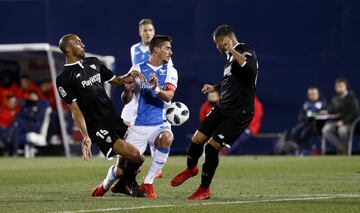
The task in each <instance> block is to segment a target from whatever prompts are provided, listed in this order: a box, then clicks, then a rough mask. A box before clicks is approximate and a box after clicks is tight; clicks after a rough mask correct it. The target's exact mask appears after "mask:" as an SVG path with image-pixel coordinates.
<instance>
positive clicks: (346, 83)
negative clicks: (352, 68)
mask: <svg viewBox="0 0 360 213" xmlns="http://www.w3.org/2000/svg"><path fill="white" fill-rule="evenodd" d="M335 83H344V84H345V85H346V89H350V84H349V81H348V80H347V79H346V78H344V77H341V78H337V79H336V80H335Z"/></svg>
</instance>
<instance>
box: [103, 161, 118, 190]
mask: <svg viewBox="0 0 360 213" xmlns="http://www.w3.org/2000/svg"><path fill="white" fill-rule="evenodd" d="M117 179H118V177H117V176H116V167H115V165H113V166H111V167H110V168H109V171H108V173H107V175H106V177H105V179H104V181H103V187H104V189H105V190H109V189H110V187H111V186H112V185H113V184H114V182H115V181H116V180H117Z"/></svg>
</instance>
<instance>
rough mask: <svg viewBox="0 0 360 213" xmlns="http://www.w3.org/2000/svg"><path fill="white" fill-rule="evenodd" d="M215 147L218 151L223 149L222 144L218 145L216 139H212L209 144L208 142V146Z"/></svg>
mask: <svg viewBox="0 0 360 213" xmlns="http://www.w3.org/2000/svg"><path fill="white" fill-rule="evenodd" d="M209 145H210V146H213V147H214V148H215V149H217V150H220V149H221V148H222V146H221V145H220V143H218V142H217V141H215V140H214V139H211V140H210V141H209V142H208V145H207V146H209Z"/></svg>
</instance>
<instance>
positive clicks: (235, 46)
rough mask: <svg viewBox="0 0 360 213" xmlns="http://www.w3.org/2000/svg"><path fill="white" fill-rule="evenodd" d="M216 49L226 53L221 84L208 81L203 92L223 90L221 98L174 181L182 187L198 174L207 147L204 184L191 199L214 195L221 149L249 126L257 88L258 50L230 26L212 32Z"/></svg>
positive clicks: (174, 183) (192, 141) (196, 137)
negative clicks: (212, 183) (185, 163)
mask: <svg viewBox="0 0 360 213" xmlns="http://www.w3.org/2000/svg"><path fill="white" fill-rule="evenodd" d="M213 39H214V42H215V44H216V47H217V49H218V50H219V51H220V52H221V53H222V54H223V55H224V56H226V64H225V67H224V75H223V76H224V77H223V79H222V81H221V83H220V84H218V85H209V84H205V85H204V87H203V88H202V92H203V93H205V94H206V93H208V92H211V91H214V90H219V91H220V96H221V97H220V101H219V103H218V104H216V105H215V107H214V109H213V110H212V111H211V113H209V114H208V116H207V117H206V118H205V119H204V120H203V122H202V123H201V125H200V128H199V129H198V130H197V131H196V132H195V134H194V135H193V137H192V139H191V145H190V148H189V150H188V154H187V169H185V170H184V171H183V172H181V173H180V174H178V175H177V176H176V177H174V178H173V179H172V180H171V185H172V186H179V185H181V184H182V183H184V182H185V181H186V180H187V179H189V178H190V177H193V176H195V175H197V174H198V172H199V169H198V167H197V164H198V160H199V158H200V156H201V155H202V153H203V147H204V143H206V142H207V145H206V146H205V147H206V148H205V163H204V164H203V167H202V174H201V185H200V187H199V188H198V189H197V190H196V191H195V192H194V193H193V194H192V195H191V196H190V197H188V199H189V200H205V199H209V198H210V196H211V190H210V183H211V180H212V178H213V176H214V174H215V170H216V167H217V166H218V164H219V156H218V155H219V150H220V149H221V148H222V147H223V146H228V145H231V144H232V143H233V142H234V141H235V140H236V139H237V138H238V137H239V136H240V135H241V134H242V133H243V131H244V130H245V129H246V128H247V127H248V125H249V124H250V122H251V120H252V118H253V113H254V97H255V87H256V80H257V74H258V62H257V59H256V55H255V52H254V51H253V50H252V49H251V48H250V47H249V46H247V45H246V44H244V43H239V42H238V41H237V38H236V35H235V33H234V31H233V29H232V27H231V26H229V25H221V26H219V27H218V28H217V29H216V30H215V31H214V33H213Z"/></svg>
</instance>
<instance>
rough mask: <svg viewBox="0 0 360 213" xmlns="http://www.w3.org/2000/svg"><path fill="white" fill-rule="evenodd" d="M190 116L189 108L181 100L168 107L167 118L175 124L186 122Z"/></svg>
mask: <svg viewBox="0 0 360 213" xmlns="http://www.w3.org/2000/svg"><path fill="white" fill-rule="evenodd" d="M189 116H190V112H189V109H188V108H187V106H186V105H185V104H183V103H181V102H173V103H171V104H170V105H169V107H168V108H167V109H166V119H167V120H168V121H169V122H170V123H171V125H174V126H180V125H182V124H183V123H185V122H186V121H187V120H188V119H189Z"/></svg>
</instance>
